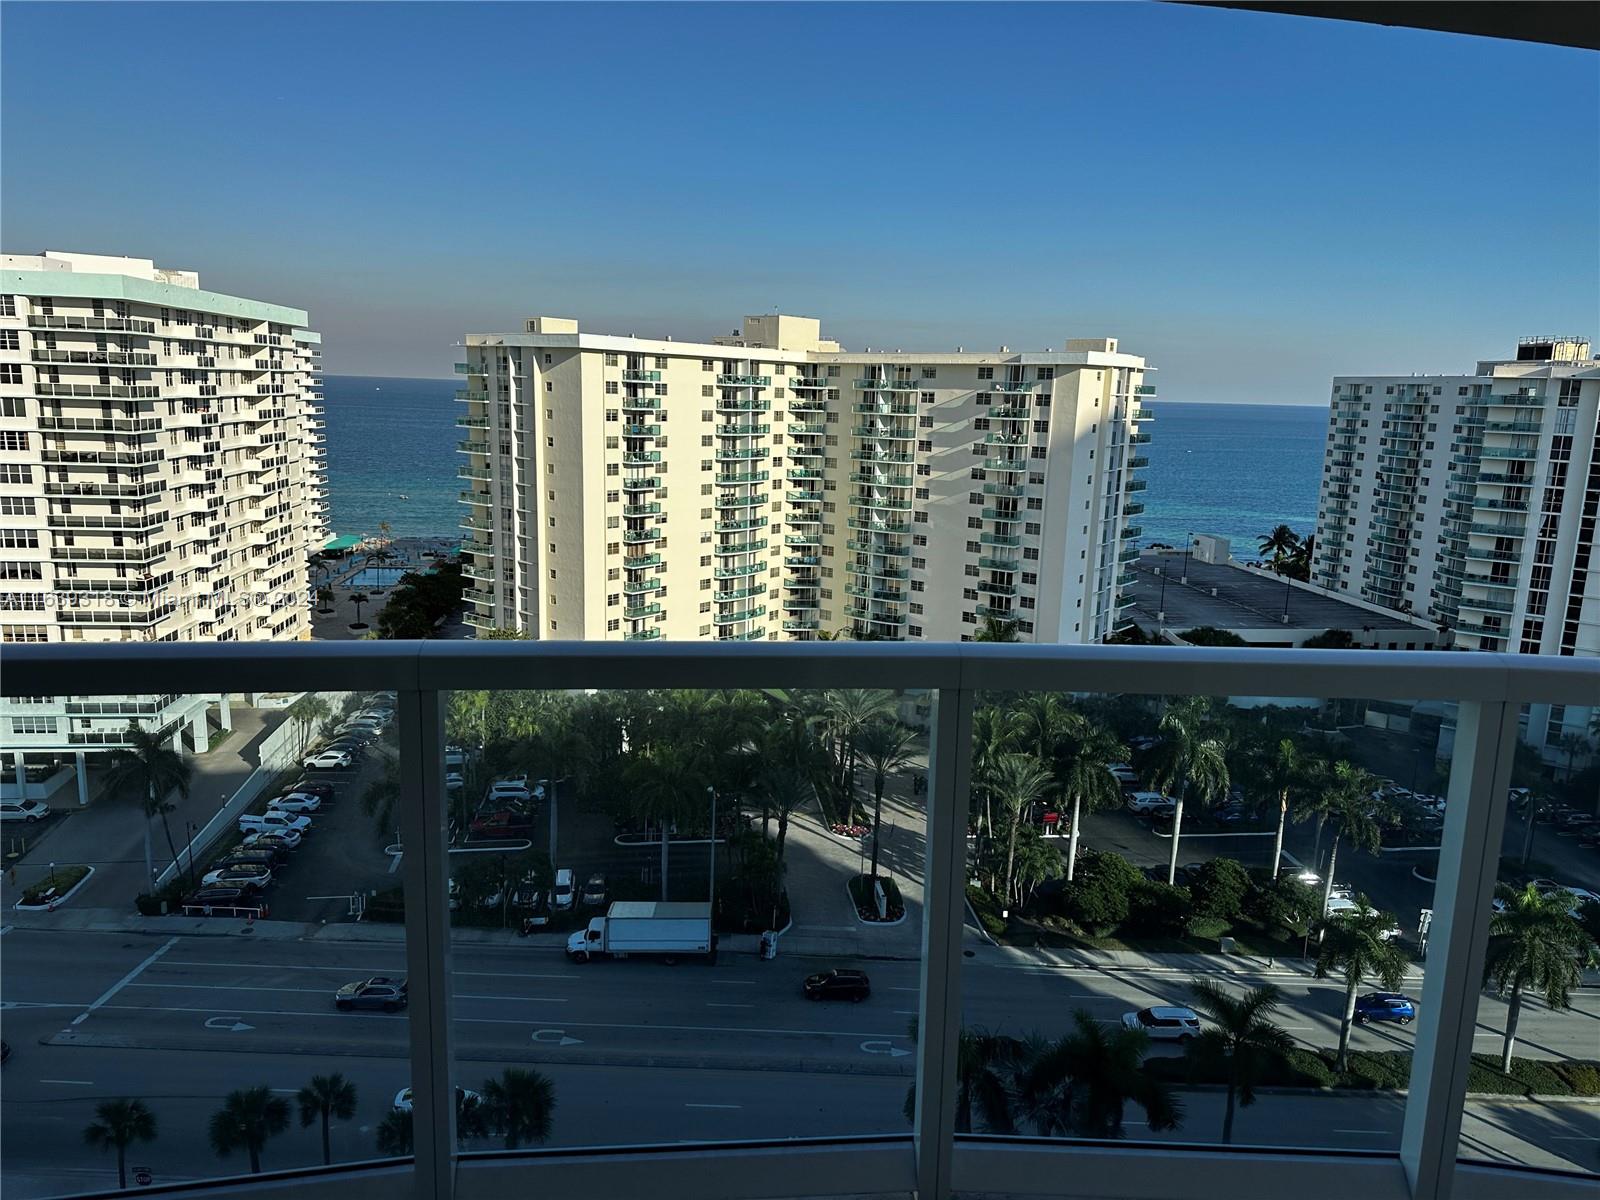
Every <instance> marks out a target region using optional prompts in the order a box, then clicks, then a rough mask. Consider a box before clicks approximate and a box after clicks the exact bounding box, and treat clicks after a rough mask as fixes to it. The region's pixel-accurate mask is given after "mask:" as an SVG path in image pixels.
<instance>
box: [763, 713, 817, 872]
mask: <svg viewBox="0 0 1600 1200" xmlns="http://www.w3.org/2000/svg"><path fill="white" fill-rule="evenodd" d="M758 754H759V766H758V770H757V787H758V788H759V789H760V791H761V793H762V795H764V796H765V797H766V803H767V811H769V812H772V813H774V814H775V815H776V816H777V818H778V840H777V851H778V862H779V863H780V864H782V862H783V856H784V853H785V850H786V847H787V845H788V837H789V818H790V817H791V816H792V815H793V814H794V812H795V810H797V809H799V808H800V807H801V806H802V805H804V804H805V803H806V802H807V801H808V800H810V799H811V798H812V797H813V796H815V795H816V794H817V793H816V789H817V784H818V783H820V782H821V781H823V780H824V779H826V778H827V775H828V756H827V753H826V751H824V750H823V748H822V744H821V743H820V742H818V741H817V736H816V734H815V733H814V732H813V731H812V728H811V725H810V723H809V722H808V721H807V720H806V719H805V717H804V715H802V714H801V713H799V712H796V711H789V712H785V713H782V714H780V715H779V716H778V717H777V718H776V719H775V720H773V721H772V723H771V724H769V725H768V726H767V727H766V729H764V730H763V731H762V733H761V738H760V743H759V750H758Z"/></svg>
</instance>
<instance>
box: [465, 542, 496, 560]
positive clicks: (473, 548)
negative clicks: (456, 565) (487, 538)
mask: <svg viewBox="0 0 1600 1200" xmlns="http://www.w3.org/2000/svg"><path fill="white" fill-rule="evenodd" d="M461 549H462V550H463V551H465V552H466V553H468V554H482V555H484V556H486V557H490V558H492V557H494V553H495V548H494V546H492V545H491V544H490V543H488V542H480V541H477V540H476V539H474V538H468V539H467V540H466V541H464V542H462V543H461Z"/></svg>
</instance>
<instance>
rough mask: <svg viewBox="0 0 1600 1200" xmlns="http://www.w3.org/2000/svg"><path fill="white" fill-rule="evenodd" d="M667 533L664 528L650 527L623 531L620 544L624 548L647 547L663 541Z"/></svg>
mask: <svg viewBox="0 0 1600 1200" xmlns="http://www.w3.org/2000/svg"><path fill="white" fill-rule="evenodd" d="M666 538H667V531H666V528H665V527H664V526H659V525H657V526H651V527H650V528H649V529H625V530H623V531H622V542H623V544H624V545H626V546H648V545H651V544H653V543H655V542H662V541H665V540H666Z"/></svg>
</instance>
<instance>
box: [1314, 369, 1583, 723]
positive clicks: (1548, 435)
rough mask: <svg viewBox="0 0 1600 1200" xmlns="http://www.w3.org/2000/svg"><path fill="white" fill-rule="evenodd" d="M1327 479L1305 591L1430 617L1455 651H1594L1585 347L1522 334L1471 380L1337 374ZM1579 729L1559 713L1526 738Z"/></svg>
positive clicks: (1574, 716) (1579, 716) (1575, 718)
mask: <svg viewBox="0 0 1600 1200" xmlns="http://www.w3.org/2000/svg"><path fill="white" fill-rule="evenodd" d="M1322 471H1323V474H1322V495H1321V498H1320V503H1319V505H1318V513H1317V533H1316V548H1315V561H1314V563H1313V567H1312V582H1313V583H1318V584H1321V585H1322V586H1324V587H1328V588H1333V589H1336V590H1339V591H1345V592H1350V593H1352V594H1354V595H1359V596H1360V597H1361V598H1362V599H1364V600H1370V601H1374V602H1376V603H1379V604H1383V605H1385V606H1387V607H1390V608H1396V609H1400V610H1401V611H1404V612H1415V613H1416V614H1418V615H1419V616H1425V617H1427V618H1429V619H1430V620H1433V621H1437V622H1438V623H1439V624H1440V626H1441V627H1443V628H1448V629H1450V630H1453V631H1454V642H1455V645H1456V646H1457V647H1458V648H1461V649H1466V650H1494V651H1502V652H1508V653H1523V654H1559V655H1577V656H1586V657H1593V656H1600V559H1597V557H1596V554H1595V524H1596V519H1597V516H1600V362H1597V361H1596V360H1595V359H1593V358H1591V357H1590V352H1589V343H1588V342H1587V341H1584V340H1582V339H1579V338H1560V337H1534V338H1524V339H1522V341H1521V342H1520V343H1519V344H1518V346H1517V354H1516V357H1515V358H1512V359H1505V360H1490V361H1485V362H1480V363H1478V365H1477V370H1476V371H1475V372H1474V373H1473V374H1471V375H1446V376H1440V375H1404V376H1339V377H1338V378H1336V379H1334V381H1333V400H1332V412H1331V415H1330V417H1329V420H1328V446H1327V451H1326V456H1325V459H1324V464H1323V469H1322ZM1538 715H1539V714H1535V716H1538ZM1586 722H1587V715H1586V713H1580V712H1572V713H1564V712H1560V711H1553V712H1551V713H1550V714H1549V723H1548V726H1545V727H1543V728H1537V727H1536V728H1533V729H1530V734H1531V735H1533V736H1534V738H1535V741H1536V742H1539V743H1543V744H1546V745H1549V744H1551V743H1553V742H1554V741H1555V740H1556V738H1558V737H1559V734H1560V732H1561V731H1562V730H1563V729H1567V730H1570V731H1573V732H1577V731H1579V730H1580V729H1581V727H1582V726H1583V725H1584V724H1586ZM1533 724H1534V725H1535V726H1540V725H1541V722H1540V721H1537V720H1536V721H1534V722H1533Z"/></svg>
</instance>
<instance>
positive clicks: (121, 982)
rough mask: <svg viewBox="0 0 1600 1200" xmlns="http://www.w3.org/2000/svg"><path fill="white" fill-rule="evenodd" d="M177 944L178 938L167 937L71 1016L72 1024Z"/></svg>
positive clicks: (85, 1015)
mask: <svg viewBox="0 0 1600 1200" xmlns="http://www.w3.org/2000/svg"><path fill="white" fill-rule="evenodd" d="M177 944H178V939H177V938H168V939H167V941H166V942H165V943H164V944H163V945H162V946H161V947H160V948H158V949H157V950H156V951H155V952H154V953H153V954H151V955H150V957H149V958H147V959H145V960H144V961H143V962H142V963H140V964H139V965H138V966H137V967H135V968H134V969H133V970H131V971H129V972H128V973H127V974H126V975H124V976H123V977H122V978H121V979H119V980H117V981H116V982H115V983H113V984H112V985H111V986H110V987H109V988H107V989H106V990H105V993H104V994H103V995H102V996H101V997H100V999H98V1000H96V1001H95V1002H94V1003H93V1004H91V1005H89V1007H88V1008H86V1009H84V1011H83V1012H81V1013H79V1014H78V1015H77V1016H75V1017H73V1018H72V1023H73V1024H74V1025H81V1024H82V1023H83V1022H85V1021H87V1020H88V1019H89V1014H90V1013H92V1012H94V1010H95V1009H97V1008H99V1007H100V1006H101V1005H103V1004H105V1003H106V1002H107V1001H108V1000H110V999H111V998H112V997H114V996H115V995H116V994H117V993H118V992H120V991H121V990H122V989H123V988H125V987H127V986H128V985H129V984H130V983H132V982H133V981H134V980H135V979H137V978H138V977H139V973H140V972H141V971H143V970H144V969H145V968H146V967H148V966H149V965H150V964H151V963H153V962H155V961H156V959H158V958H160V957H161V956H162V955H163V954H165V953H166V952H167V951H168V950H171V949H172V948H173V947H174V946H176V945H177Z"/></svg>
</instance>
